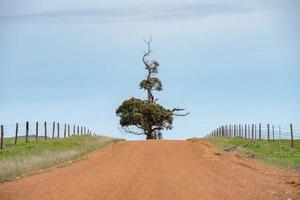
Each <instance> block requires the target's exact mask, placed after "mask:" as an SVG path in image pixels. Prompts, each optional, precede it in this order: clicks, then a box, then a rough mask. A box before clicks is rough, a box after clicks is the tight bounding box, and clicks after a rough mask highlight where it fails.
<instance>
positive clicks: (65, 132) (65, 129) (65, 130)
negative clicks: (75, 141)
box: [64, 124, 67, 137]
mask: <svg viewBox="0 0 300 200" xmlns="http://www.w3.org/2000/svg"><path fill="white" fill-rule="evenodd" d="M66 136H67V124H65V128H64V137H66Z"/></svg>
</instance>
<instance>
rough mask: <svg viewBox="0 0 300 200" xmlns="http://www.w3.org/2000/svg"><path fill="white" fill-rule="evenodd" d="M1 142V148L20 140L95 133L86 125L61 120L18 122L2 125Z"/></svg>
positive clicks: (0, 127)
mask: <svg viewBox="0 0 300 200" xmlns="http://www.w3.org/2000/svg"><path fill="white" fill-rule="evenodd" d="M0 133H1V142H0V149H3V148H4V147H5V146H7V145H8V144H10V145H11V144H14V145H16V144H17V143H18V141H19V140H25V142H28V141H29V140H36V141H38V140H41V139H44V140H47V139H54V138H65V137H69V136H73V135H95V133H93V132H92V131H91V130H90V129H88V128H87V127H86V126H79V125H70V124H67V123H59V122H55V121H54V122H52V123H47V122H35V123H29V122H25V123H16V124H8V125H0ZM5 142H6V144H5Z"/></svg>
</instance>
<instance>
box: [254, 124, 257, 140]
mask: <svg viewBox="0 0 300 200" xmlns="http://www.w3.org/2000/svg"><path fill="white" fill-rule="evenodd" d="M256 128H257V127H256V124H254V139H256Z"/></svg>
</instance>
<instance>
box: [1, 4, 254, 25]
mask: <svg viewBox="0 0 300 200" xmlns="http://www.w3.org/2000/svg"><path fill="white" fill-rule="evenodd" d="M253 9H254V8H253V7H252V6H251V5H250V4H248V3H242V2H221V3H216V2H213V3H207V2H206V3H189V4H182V3H181V4H178V5H164V6H161V5H158V4H157V5H151V6H150V5H148V6H143V7H142V6H131V7H118V8H97V9H81V10H64V11H53V12H42V13H32V14H14V15H0V21H21V22H57V23H59V22H62V23H66V22H103V23H109V22H122V21H152V20H162V21H164V20H180V19H186V18H195V17H207V16H211V15H220V14H232V13H241V12H250V11H252V10H253Z"/></svg>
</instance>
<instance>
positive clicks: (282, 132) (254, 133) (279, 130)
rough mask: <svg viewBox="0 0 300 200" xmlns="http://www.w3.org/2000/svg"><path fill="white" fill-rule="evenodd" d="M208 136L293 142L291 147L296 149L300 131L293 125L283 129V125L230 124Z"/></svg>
mask: <svg viewBox="0 0 300 200" xmlns="http://www.w3.org/2000/svg"><path fill="white" fill-rule="evenodd" d="M208 136H221V137H243V138H245V139H252V140H257V139H258V140H267V141H275V140H283V139H287V140H290V141H291V146H292V147H294V140H295V139H300V129H294V127H293V124H292V123H291V124H290V125H289V128H287V127H282V126H281V125H278V126H275V125H271V126H270V124H266V125H265V126H262V124H261V123H259V124H258V126H257V124H230V125H222V126H219V127H218V128H216V129H214V130H213V131H211V132H210V133H209V134H208Z"/></svg>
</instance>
